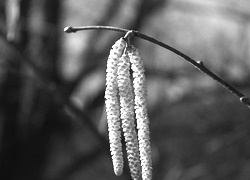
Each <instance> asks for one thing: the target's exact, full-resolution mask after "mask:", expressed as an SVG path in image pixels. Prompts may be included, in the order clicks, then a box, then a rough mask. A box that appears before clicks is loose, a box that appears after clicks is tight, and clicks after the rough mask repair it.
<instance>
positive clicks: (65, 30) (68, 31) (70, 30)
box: [63, 26, 76, 33]
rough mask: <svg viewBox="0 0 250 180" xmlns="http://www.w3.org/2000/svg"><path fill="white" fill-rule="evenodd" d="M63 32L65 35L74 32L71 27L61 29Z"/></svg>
mask: <svg viewBox="0 0 250 180" xmlns="http://www.w3.org/2000/svg"><path fill="white" fill-rule="evenodd" d="M63 31H64V32H66V33H72V32H76V31H75V30H74V29H73V27H72V26H67V27H65V28H64V29H63Z"/></svg>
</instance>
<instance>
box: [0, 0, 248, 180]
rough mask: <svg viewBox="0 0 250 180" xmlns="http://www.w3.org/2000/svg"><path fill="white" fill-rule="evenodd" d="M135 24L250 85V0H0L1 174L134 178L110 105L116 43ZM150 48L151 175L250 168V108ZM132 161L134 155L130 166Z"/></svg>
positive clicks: (192, 175) (221, 175) (144, 47)
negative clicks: (111, 142) (109, 118)
mask: <svg viewBox="0 0 250 180" xmlns="http://www.w3.org/2000/svg"><path fill="white" fill-rule="evenodd" d="M69 25H70V26H74V25H110V26H118V27H122V28H127V29H134V30H139V31H140V32H142V33H145V34H147V35H149V36H152V37H154V38H156V39H158V40H161V41H163V42H165V43H167V44H169V45H171V46H173V47H175V48H177V49H178V50H180V51H182V52H184V53H185V54H187V55H189V56H190V57H192V58H194V59H195V60H202V61H203V62H204V63H205V65H206V66H207V67H208V68H209V69H211V70H212V71H213V72H215V73H216V74H217V75H219V76H220V77H222V78H223V79H225V80H226V81H227V82H229V83H230V84H231V85H233V86H234V87H236V88H237V89H239V90H240V91H241V92H242V93H243V94H245V95H246V96H250V2H249V1H248V0H238V1H235V0H207V1H200V0H137V1H134V0H120V1H117V0H61V1H59V0H5V1H0V179H3V180H16V179H18V180H33V179H36V180H59V179H60V180H82V179H98V180H99V179H102V180H105V179H114V180H115V179H117V180H118V179H119V180H125V179H130V177H129V174H128V173H127V172H128V171H127V169H125V172H124V174H123V175H122V176H120V177H116V176H115V175H114V173H113V169H112V162H111V158H110V154H109V149H108V148H109V147H108V141H107V127H106V115H105V110H104V88H105V69H106V60H107V57H108V54H109V50H110V48H111V46H112V44H114V42H115V41H116V40H117V39H119V37H121V36H123V35H124V34H123V33H118V32H111V31H84V32H78V33H72V34H66V33H64V32H63V29H64V27H65V26H69ZM132 44H134V45H135V46H137V47H138V48H139V49H140V52H141V55H142V57H143V59H144V64H145V69H146V77H147V89H148V113H149V119H150V122H151V123H150V130H151V143H152V154H153V179H154V180H217V179H218V180H235V179H237V180H246V179H250V122H249V120H250V111H249V109H248V108H247V107H246V106H244V105H243V104H242V103H240V101H239V100H238V99H237V98H236V97H235V96H233V95H232V94H230V93H229V92H228V91H227V90H225V89H224V88H222V87H221V86H219V85H218V84H217V83H216V82H214V81H213V80H212V79H211V78H209V77H207V76H206V75H204V74H202V73H201V72H200V71H198V70H197V69H196V68H194V67H193V66H191V65H190V64H188V63H186V62H185V61H183V59H181V58H179V57H178V56H176V55H175V54H173V53H171V52H169V51H168V50H166V49H163V48H161V47H158V46H156V45H154V44H152V43H149V42H146V41H143V40H140V39H137V38H135V39H133V42H132ZM126 167H127V166H126Z"/></svg>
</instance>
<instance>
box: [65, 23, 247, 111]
mask: <svg viewBox="0 0 250 180" xmlns="http://www.w3.org/2000/svg"><path fill="white" fill-rule="evenodd" d="M82 30H108V31H117V32H124V33H127V32H129V31H130V32H133V35H134V36H136V37H138V38H141V39H143V40H146V41H149V42H151V43H153V44H156V45H158V46H161V47H163V48H165V49H168V50H169V51H171V52H173V53H175V54H176V55H178V56H180V57H182V58H183V59H184V60H186V61H187V62H189V63H190V64H192V65H193V66H194V67H195V68H197V69H199V70H200V71H201V72H203V73H205V74H206V75H208V76H209V77H211V78H212V79H213V80H215V81H216V82H218V83H219V84H220V85H221V86H222V87H224V88H226V89H227V90H228V91H230V92H231V93H232V94H234V95H235V96H237V97H238V98H239V100H240V101H241V102H242V103H243V104H245V105H247V106H248V108H250V99H249V97H246V96H245V95H244V94H243V93H241V92H240V91H239V90H237V89H236V88H234V87H233V86H231V85H230V84H229V83H227V82H226V81H224V80H223V79H221V78H220V77H219V76H217V75H216V74H214V73H213V72H212V71H210V70H209V69H208V68H207V67H206V66H205V65H204V63H203V62H202V61H196V60H194V59H192V58H190V57H189V56H188V55H186V54H184V53H182V52H181V51H179V50H177V49H175V48H173V47H171V46H169V45H167V44H165V43H163V42H161V41H158V40H157V39H154V38H153V37H150V36H147V35H145V34H143V33H140V32H138V31H134V30H128V29H123V28H119V27H112V26H79V27H72V26H68V27H65V28H64V31H65V32H67V33H75V32H77V31H82Z"/></svg>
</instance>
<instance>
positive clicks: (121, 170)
mask: <svg viewBox="0 0 250 180" xmlns="http://www.w3.org/2000/svg"><path fill="white" fill-rule="evenodd" d="M114 172H115V175H116V176H120V175H122V173H123V169H122V168H121V169H115V170H114Z"/></svg>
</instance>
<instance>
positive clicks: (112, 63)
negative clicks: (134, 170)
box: [105, 38, 126, 176]
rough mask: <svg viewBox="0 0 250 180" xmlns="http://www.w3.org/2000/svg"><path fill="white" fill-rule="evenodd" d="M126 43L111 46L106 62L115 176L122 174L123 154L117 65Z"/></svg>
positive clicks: (109, 127) (111, 149) (110, 137)
mask: <svg viewBox="0 0 250 180" xmlns="http://www.w3.org/2000/svg"><path fill="white" fill-rule="evenodd" d="M125 46H126V41H125V40H124V39H123V38H120V39H119V40H118V41H116V43H115V44H114V45H113V46H112V49H111V50H110V54H109V57H108V60H107V69H106V90H105V104H106V113H107V122H108V131H109V143H110V151H111V155H112V162H113V168H114V172H115V174H116V175H117V176H119V175H121V174H122V172H123V154H122V144H121V130H120V128H121V121H120V105H119V98H118V82H117V63H118V60H119V58H120V57H121V56H122V54H123V51H124V49H125Z"/></svg>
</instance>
